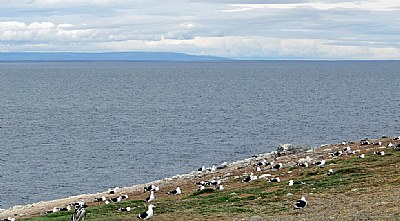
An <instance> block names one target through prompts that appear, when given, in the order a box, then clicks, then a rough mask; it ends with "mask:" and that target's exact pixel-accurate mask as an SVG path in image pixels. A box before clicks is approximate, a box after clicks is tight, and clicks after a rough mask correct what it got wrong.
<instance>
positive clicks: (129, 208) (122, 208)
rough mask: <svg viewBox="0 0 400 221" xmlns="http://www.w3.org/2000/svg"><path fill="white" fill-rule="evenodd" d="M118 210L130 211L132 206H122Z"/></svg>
mask: <svg viewBox="0 0 400 221" xmlns="http://www.w3.org/2000/svg"><path fill="white" fill-rule="evenodd" d="M118 211H120V212H129V211H131V207H129V206H128V207H120V208H119V209H118Z"/></svg>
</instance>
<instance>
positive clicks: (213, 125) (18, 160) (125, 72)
mask: <svg viewBox="0 0 400 221" xmlns="http://www.w3.org/2000/svg"><path fill="white" fill-rule="evenodd" d="M399 89H400V62H398V61H266V62H256V61H254V62H252V61H248V62H239V61H237V62H208V63H207V62H26V63H24V62H19V63H4V62H3V63H0V151H1V152H0V205H1V206H0V207H1V208H8V207H11V206H14V205H18V204H28V203H34V202H38V201H43V200H51V199H57V198H63V197H68V196H71V195H77V194H83V193H95V192H98V191H105V190H107V188H109V187H114V186H131V185H134V184H139V183H145V182H149V181H153V180H156V179H161V178H165V177H170V176H173V175H176V174H181V173H189V172H191V171H193V170H196V169H197V168H199V167H201V166H202V165H205V166H211V165H213V164H215V165H217V164H220V163H222V162H225V161H228V162H232V161H236V160H240V159H244V158H247V157H250V156H251V155H253V154H258V153H266V152H270V151H273V150H275V149H276V148H277V146H278V144H280V143H295V144H306V145H310V146H319V145H321V144H325V143H337V142H341V141H344V140H358V139H360V138H364V137H369V138H378V137H380V136H381V135H384V134H385V135H400V116H399V115H400V109H399V108H400V90H399Z"/></svg>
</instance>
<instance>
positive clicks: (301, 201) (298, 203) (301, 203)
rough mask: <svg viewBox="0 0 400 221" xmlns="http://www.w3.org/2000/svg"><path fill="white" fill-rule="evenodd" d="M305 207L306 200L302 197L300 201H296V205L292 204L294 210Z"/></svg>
mask: <svg viewBox="0 0 400 221" xmlns="http://www.w3.org/2000/svg"><path fill="white" fill-rule="evenodd" d="M306 206H307V200H306V198H305V197H304V196H303V197H301V199H299V200H297V202H296V204H294V209H303V208H304V207H306Z"/></svg>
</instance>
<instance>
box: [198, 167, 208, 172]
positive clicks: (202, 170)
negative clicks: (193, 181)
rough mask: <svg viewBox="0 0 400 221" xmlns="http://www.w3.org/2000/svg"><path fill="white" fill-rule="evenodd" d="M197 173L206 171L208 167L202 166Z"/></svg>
mask: <svg viewBox="0 0 400 221" xmlns="http://www.w3.org/2000/svg"><path fill="white" fill-rule="evenodd" d="M197 171H199V172H204V171H206V167H205V166H202V167H200V168H199V169H197Z"/></svg>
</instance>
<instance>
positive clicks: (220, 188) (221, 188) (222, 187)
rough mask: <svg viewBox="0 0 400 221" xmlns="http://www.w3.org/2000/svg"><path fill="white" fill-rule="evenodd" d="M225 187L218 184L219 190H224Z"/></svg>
mask: <svg viewBox="0 0 400 221" xmlns="http://www.w3.org/2000/svg"><path fill="white" fill-rule="evenodd" d="M224 189H225V188H224V186H222V185H219V186H217V190H219V191H222V190H224Z"/></svg>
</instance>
